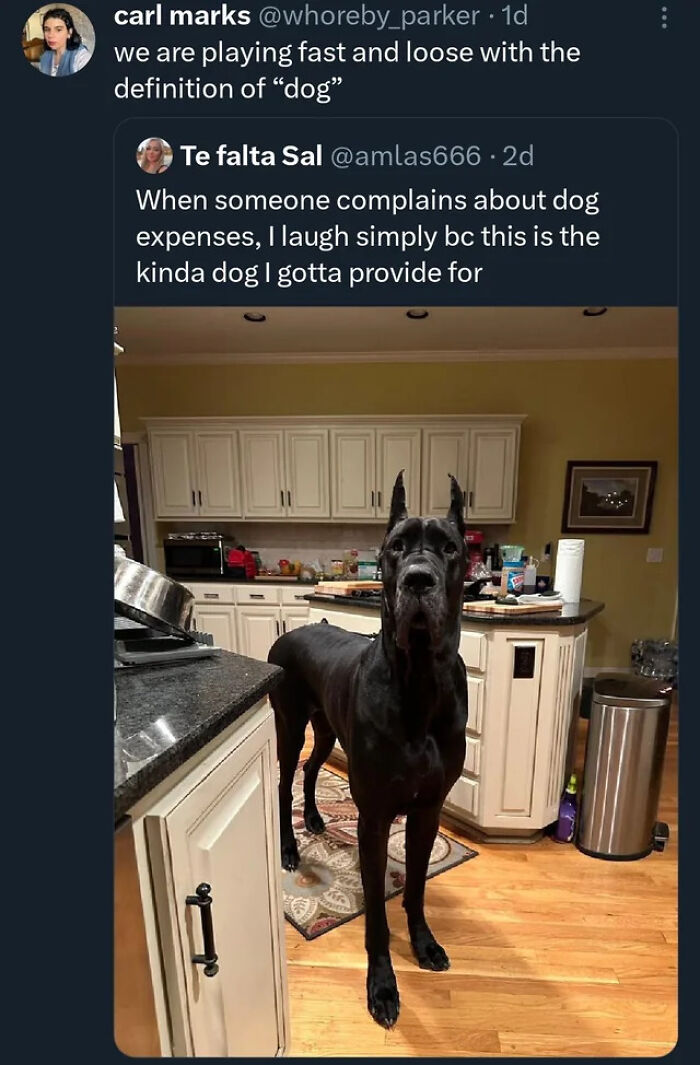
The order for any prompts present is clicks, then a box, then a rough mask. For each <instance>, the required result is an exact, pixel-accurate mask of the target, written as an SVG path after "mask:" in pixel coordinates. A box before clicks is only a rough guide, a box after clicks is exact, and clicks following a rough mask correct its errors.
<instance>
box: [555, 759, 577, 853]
mask: <svg viewBox="0 0 700 1065" xmlns="http://www.w3.org/2000/svg"><path fill="white" fill-rule="evenodd" d="M575 830H576V774H575V773H572V774H571V776H570V778H569V783H568V784H567V785H566V790H565V791H564V794H563V795H562V797H561V802H560V804H559V820H558V821H557V827H556V828H555V829H554V835H553V836H552V839H553V840H554V841H555V843H571V841H572V840H573V838H574V832H575Z"/></svg>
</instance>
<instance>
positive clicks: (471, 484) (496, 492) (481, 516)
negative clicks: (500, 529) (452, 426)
mask: <svg viewBox="0 0 700 1065" xmlns="http://www.w3.org/2000/svg"><path fill="white" fill-rule="evenodd" d="M519 434H520V429H519V427H518V426H510V427H508V426H507V427H506V428H502V429H497V428H493V429H490V428H483V429H471V430H470V434H469V476H468V478H467V485H466V487H467V491H468V493H469V494H468V507H467V516H468V517H469V518H470V519H471V520H472V521H514V520H515V482H516V460H517V453H518V446H517V445H518V439H519Z"/></svg>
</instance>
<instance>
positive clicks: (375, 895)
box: [357, 815, 399, 1028]
mask: <svg viewBox="0 0 700 1065" xmlns="http://www.w3.org/2000/svg"><path fill="white" fill-rule="evenodd" d="M389 825H390V822H389V821H384V820H375V819H371V820H369V819H367V818H364V817H363V816H362V815H360V817H359V820H358V825H357V842H358V844H359V848H360V871H361V873H362V887H363V889H364V893H365V949H366V950H367V1009H368V1010H369V1012H370V1013H371V1014H372V1016H373V1017H374V1019H375V1021H376V1022H377V1024H381V1025H383V1026H384V1027H385V1028H393V1026H394V1025H395V1024H396V1020H397V1018H398V1016H399V991H398V988H397V986H396V977H395V975H394V969H393V966H392V964H391V957H390V955H389V925H388V924H387V920H386V903H385V897H384V896H385V886H386V885H385V877H386V852H387V845H388V842H389Z"/></svg>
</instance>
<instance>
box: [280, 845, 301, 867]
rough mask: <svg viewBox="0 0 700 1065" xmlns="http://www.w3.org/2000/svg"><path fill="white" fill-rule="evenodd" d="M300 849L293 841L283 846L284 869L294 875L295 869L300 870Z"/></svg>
mask: <svg viewBox="0 0 700 1065" xmlns="http://www.w3.org/2000/svg"><path fill="white" fill-rule="evenodd" d="M299 861H300V858H299V848H298V847H297V841H296V840H292V842H291V843H283V844H282V868H283V869H286V870H287V871H288V872H290V873H293V872H294V870H295V869H298V868H299Z"/></svg>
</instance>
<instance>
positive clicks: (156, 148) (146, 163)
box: [139, 137, 168, 174]
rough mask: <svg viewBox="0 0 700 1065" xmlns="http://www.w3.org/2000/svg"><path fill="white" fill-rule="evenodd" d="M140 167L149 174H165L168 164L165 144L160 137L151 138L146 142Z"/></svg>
mask: <svg viewBox="0 0 700 1065" xmlns="http://www.w3.org/2000/svg"><path fill="white" fill-rule="evenodd" d="M139 165H140V166H141V169H142V170H145V171H146V173H147V174H164V173H165V171H166V170H167V169H168V163H167V162H166V161H165V142H164V141H162V140H161V139H160V137H151V138H150V140H147V141H146V143H145V145H144V148H143V153H142V155H141V163H140V164H139Z"/></svg>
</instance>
